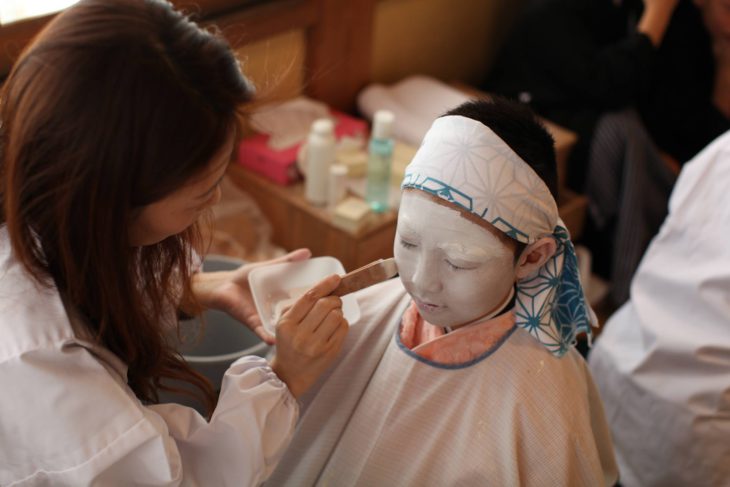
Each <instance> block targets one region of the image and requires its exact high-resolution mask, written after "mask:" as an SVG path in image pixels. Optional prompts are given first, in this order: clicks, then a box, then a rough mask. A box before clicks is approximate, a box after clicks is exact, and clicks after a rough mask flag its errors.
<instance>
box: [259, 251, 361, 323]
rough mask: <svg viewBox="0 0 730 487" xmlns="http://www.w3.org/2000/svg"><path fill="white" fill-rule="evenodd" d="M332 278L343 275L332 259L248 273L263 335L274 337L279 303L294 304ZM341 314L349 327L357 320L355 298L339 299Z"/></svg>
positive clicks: (335, 261) (343, 271) (272, 266)
mask: <svg viewBox="0 0 730 487" xmlns="http://www.w3.org/2000/svg"><path fill="white" fill-rule="evenodd" d="M332 274H340V275H342V274H345V268H344V267H343V266H342V263H341V262H340V261H339V260H337V259H335V258H334V257H315V258H312V259H308V260H305V261H302V262H292V263H285V264H274V265H268V266H264V267H258V268H256V269H254V270H252V271H251V273H250V274H249V275H248V282H249V285H250V286H251V294H252V295H253V300H254V303H255V304H256V310H257V311H258V313H259V316H260V317H261V322H262V324H263V325H264V328H265V329H266V331H268V332H269V333H271V334H272V335H273V334H274V333H275V329H276V319H277V316H276V315H277V314H278V312H279V311H280V308H281V304H282V302H284V301H294V300H296V298H297V297H298V296H300V295H301V294H303V293H304V292H306V291H307V290H309V289H310V288H311V287H312V286H314V285H315V284H316V283H317V282H319V281H321V280H322V279H324V278H325V277H327V276H329V275H332ZM277 305H279V306H278V307H277ZM277 308H279V309H277ZM342 313H343V315H344V316H345V319H346V320H347V322H348V323H350V324H351V325H352V324H353V323H355V322H356V321H357V320H359V319H360V307H359V306H358V304H357V300H356V299H355V296H353V295H348V296H344V297H343V298H342Z"/></svg>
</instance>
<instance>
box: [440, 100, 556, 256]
mask: <svg viewBox="0 0 730 487" xmlns="http://www.w3.org/2000/svg"><path fill="white" fill-rule="evenodd" d="M449 115H459V116H462V117H466V118H471V119H472V120H476V121H477V122H481V123H483V124H484V125H486V126H487V127H489V128H490V129H491V130H492V131H493V132H494V133H495V134H497V136H498V137H499V138H500V139H502V140H503V141H504V142H505V143H506V144H507V145H508V146H510V148H511V149H512V150H513V151H515V153H516V154H517V155H518V156H520V158H521V159H522V160H523V161H525V162H526V163H527V164H528V165H529V166H530V167H531V168H532V170H533V171H535V172H536V173H537V175H538V176H540V179H542V180H543V181H544V182H545V184H546V185H547V187H548V189H549V190H550V194H552V195H553V198H555V201H556V202H557V201H558V171H557V163H556V162H555V141H554V140H553V137H552V135H550V133H549V132H548V131H547V129H546V128H545V126H544V125H543V124H542V122H541V121H540V120H539V119H538V118H537V116H536V115H535V112H533V111H532V110H531V109H530V108H529V107H527V106H526V105H523V104H521V103H517V102H513V101H510V100H507V99H506V98H502V97H499V96H492V97H491V98H490V99H478V100H471V101H467V102H465V103H462V104H461V105H459V106H458V107H456V108H453V109H451V110H449V111H448V112H446V113H445V114H444V115H443V116H449ZM507 240H511V239H509V238H508V239H507ZM513 243H514V244H515V262H516V261H517V259H519V257H520V255H522V251H523V250H525V247H526V245H525V244H523V243H521V242H518V241H516V240H515V241H513Z"/></svg>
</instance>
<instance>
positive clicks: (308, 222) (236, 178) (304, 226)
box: [228, 164, 397, 271]
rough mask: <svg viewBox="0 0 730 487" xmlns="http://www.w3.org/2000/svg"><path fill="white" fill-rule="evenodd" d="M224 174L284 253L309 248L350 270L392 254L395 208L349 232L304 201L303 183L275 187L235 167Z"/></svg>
mask: <svg viewBox="0 0 730 487" xmlns="http://www.w3.org/2000/svg"><path fill="white" fill-rule="evenodd" d="M228 176H229V177H230V178H231V180H232V181H233V182H234V183H235V184H236V185H237V186H238V187H239V188H241V190H243V191H245V192H246V193H248V194H249V195H251V197H252V198H253V199H254V200H256V202H257V203H258V205H259V207H260V208H261V211H262V212H263V214H264V215H266V217H267V218H268V219H269V222H270V223H271V226H272V228H273V235H272V240H273V242H274V243H275V244H277V245H280V246H282V247H284V248H285V249H286V250H293V249H296V248H299V247H307V248H309V249H310V250H311V251H312V254H313V255H315V256H320V255H331V256H334V257H337V258H338V259H339V260H340V261H341V262H342V265H344V266H345V269H346V270H348V271H350V270H353V269H356V268H358V267H360V266H363V265H365V264H367V263H369V262H372V261H373V260H377V259H381V258H386V257H392V256H393V240H394V238H395V226H396V216H397V214H396V212H395V211H394V210H390V211H388V212H386V213H383V214H375V215H373V218H372V219H371V220H370V221H369V222H368V223H367V225H365V226H363V227H362V228H360V229H359V230H358V231H357V232H351V231H348V230H346V229H343V228H340V227H338V226H336V225H335V224H334V223H333V221H332V216H331V214H330V212H329V211H327V210H326V209H325V208H320V207H315V206H312V205H310V204H309V203H308V202H307V200H306V199H305V198H304V184H303V183H297V184H293V185H290V186H279V185H277V184H274V183H272V182H270V181H268V180H267V179H265V178H264V177H263V176H260V175H258V174H256V173H254V172H252V171H250V170H248V169H246V168H244V167H242V166H239V165H237V164H233V165H232V166H231V167H230V169H229V170H228Z"/></svg>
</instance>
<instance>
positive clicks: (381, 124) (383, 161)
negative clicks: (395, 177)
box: [365, 110, 395, 213]
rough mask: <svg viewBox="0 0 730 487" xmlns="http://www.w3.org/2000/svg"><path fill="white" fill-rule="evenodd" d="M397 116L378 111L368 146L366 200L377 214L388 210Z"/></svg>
mask: <svg viewBox="0 0 730 487" xmlns="http://www.w3.org/2000/svg"><path fill="white" fill-rule="evenodd" d="M394 120H395V116H394V115H393V112H389V111H388V110H378V111H377V112H375V116H374V117H373V132H372V136H371V138H370V144H369V146H368V178H367V189H366V191H365V199H366V200H367V202H368V203H369V204H370V208H371V209H372V210H373V211H375V212H376V213H382V212H384V211H386V210H387V209H388V198H389V193H390V171H391V166H392V161H393V147H394V145H395V144H394V142H393V139H392V138H391V133H392V131H393V121H394Z"/></svg>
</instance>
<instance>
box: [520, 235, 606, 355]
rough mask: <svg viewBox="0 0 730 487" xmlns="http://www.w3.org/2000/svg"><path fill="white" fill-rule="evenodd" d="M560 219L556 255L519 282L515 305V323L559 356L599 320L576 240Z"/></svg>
mask: <svg viewBox="0 0 730 487" xmlns="http://www.w3.org/2000/svg"><path fill="white" fill-rule="evenodd" d="M560 223H561V225H558V226H557V227H556V228H555V232H554V233H553V235H554V236H555V240H556V242H557V251H556V252H555V255H554V256H553V257H552V258H551V259H549V260H548V261H547V263H546V264H545V265H544V266H543V267H541V268H540V270H539V271H538V272H537V274H536V275H534V276H533V277H531V278H526V279H522V280H521V281H518V282H517V286H516V287H517V293H516V297H515V308H514V313H515V320H516V325H517V326H518V327H521V328H524V329H525V330H527V331H528V332H529V333H530V335H532V336H533V337H535V339H537V340H538V341H539V342H540V343H542V344H543V345H544V346H545V347H546V348H547V349H548V350H549V351H550V352H551V353H552V354H553V355H556V356H558V357H562V356H563V354H565V352H567V351H568V348H569V347H570V346H571V345H574V344H575V341H576V335H577V334H578V333H581V332H585V333H587V334H588V336H589V337H590V336H591V325H592V324H594V323H595V322H596V319H595V315H594V314H593V310H592V309H590V306H588V305H587V304H586V301H585V296H584V294H583V287H582V286H581V284H580V277H579V276H580V274H579V272H578V260H577V259H576V257H575V249H574V248H573V243H572V242H571V241H570V235H569V234H568V230H566V229H565V227H564V226H562V222H560Z"/></svg>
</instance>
